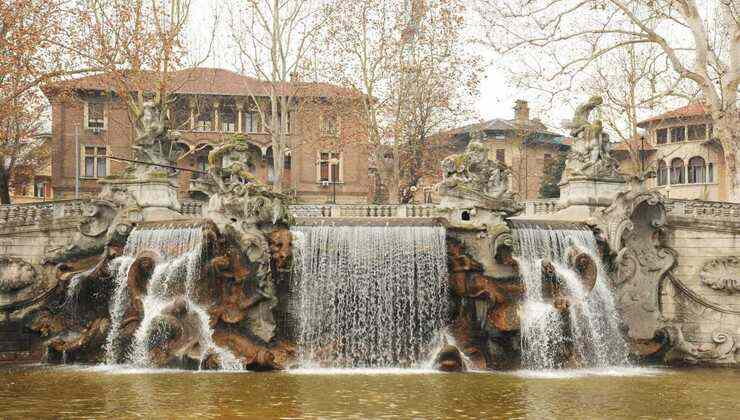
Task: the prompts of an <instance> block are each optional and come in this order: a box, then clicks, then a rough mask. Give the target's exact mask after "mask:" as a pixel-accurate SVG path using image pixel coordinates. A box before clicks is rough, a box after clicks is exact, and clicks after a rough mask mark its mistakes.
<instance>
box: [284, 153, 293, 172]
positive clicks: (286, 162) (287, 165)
mask: <svg viewBox="0 0 740 420" xmlns="http://www.w3.org/2000/svg"><path fill="white" fill-rule="evenodd" d="M290 165H292V162H291V160H290V155H285V160H284V161H283V168H284V169H290Z"/></svg>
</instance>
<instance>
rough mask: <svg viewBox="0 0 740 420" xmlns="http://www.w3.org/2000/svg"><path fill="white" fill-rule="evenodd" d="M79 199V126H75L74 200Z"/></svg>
mask: <svg viewBox="0 0 740 420" xmlns="http://www.w3.org/2000/svg"><path fill="white" fill-rule="evenodd" d="M78 198H80V124H79V123H76V124H75V199H78Z"/></svg>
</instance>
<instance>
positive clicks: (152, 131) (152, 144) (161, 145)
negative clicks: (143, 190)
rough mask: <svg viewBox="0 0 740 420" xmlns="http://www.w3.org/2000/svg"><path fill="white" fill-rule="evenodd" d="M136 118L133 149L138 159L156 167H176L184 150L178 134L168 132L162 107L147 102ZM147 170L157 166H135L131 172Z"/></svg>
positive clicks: (136, 114)
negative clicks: (178, 158)
mask: <svg viewBox="0 0 740 420" xmlns="http://www.w3.org/2000/svg"><path fill="white" fill-rule="evenodd" d="M134 116H135V119H136V121H135V124H134V128H135V130H136V139H135V140H134V144H133V146H132V147H133V149H134V151H135V152H136V159H137V160H140V161H143V162H147V163H153V164H156V165H167V166H174V163H175V162H176V161H177V157H178V156H179V155H180V154H181V153H182V152H183V151H184V148H183V147H181V145H180V144H179V143H178V140H179V135H178V133H177V132H174V131H168V130H167V124H166V121H165V120H166V114H164V113H162V112H161V109H160V105H158V104H157V103H155V102H154V101H146V102H144V103H143V105H142V106H141V110H140V111H135V112H134ZM138 166H143V165H138ZM147 168H148V169H155V168H156V166H147V167H146V168H139V167H137V165H133V167H132V168H130V169H129V172H131V171H134V172H141V171H142V170H143V169H147ZM160 170H161V167H160Z"/></svg>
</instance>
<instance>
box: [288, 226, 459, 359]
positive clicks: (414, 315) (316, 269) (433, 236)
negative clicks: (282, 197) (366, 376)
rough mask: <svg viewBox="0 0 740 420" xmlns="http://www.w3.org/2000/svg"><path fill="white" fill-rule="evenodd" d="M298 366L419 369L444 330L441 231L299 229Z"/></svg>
mask: <svg viewBox="0 0 740 420" xmlns="http://www.w3.org/2000/svg"><path fill="white" fill-rule="evenodd" d="M291 232H292V233H293V236H294V238H295V242H294V247H295V248H294V249H295V250H296V251H297V258H296V263H295V268H294V270H295V274H296V275H295V276H294V278H295V279H296V280H295V282H296V284H295V285H294V287H295V290H296V291H297V294H296V302H295V308H294V311H295V312H297V316H298V319H299V332H298V339H297V341H298V351H299V359H300V362H301V364H302V366H304V367H313V366H327V367H356V368H368V367H369V368H376V367H421V366H423V364H424V362H425V360H426V359H427V358H428V356H429V354H430V352H431V349H432V348H433V346H434V340H435V338H436V337H438V335H439V334H440V333H441V332H442V331H443V328H444V326H445V325H446V311H447V305H448V296H447V287H448V286H447V252H446V243H445V229H444V228H443V227H419V226H385V227H384V226H341V227H333V226H313V227H307V226H298V227H293V228H292V229H291Z"/></svg>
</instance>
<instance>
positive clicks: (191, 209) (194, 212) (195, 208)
mask: <svg viewBox="0 0 740 420" xmlns="http://www.w3.org/2000/svg"><path fill="white" fill-rule="evenodd" d="M203 204H204V203H203V202H202V201H196V200H187V201H182V202H181V203H180V213H182V214H184V215H187V216H192V217H202V216H203Z"/></svg>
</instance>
